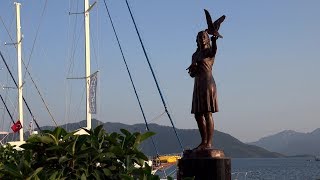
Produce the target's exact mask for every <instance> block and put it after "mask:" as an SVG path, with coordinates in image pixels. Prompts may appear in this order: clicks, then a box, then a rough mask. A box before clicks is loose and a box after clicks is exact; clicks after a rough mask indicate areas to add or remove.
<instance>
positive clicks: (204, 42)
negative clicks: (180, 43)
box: [197, 31, 210, 49]
mask: <svg viewBox="0 0 320 180" xmlns="http://www.w3.org/2000/svg"><path fill="white" fill-rule="evenodd" d="M197 45H198V47H199V48H201V49H204V48H206V47H210V38H209V35H208V33H207V32H206V31H200V32H198V35H197Z"/></svg>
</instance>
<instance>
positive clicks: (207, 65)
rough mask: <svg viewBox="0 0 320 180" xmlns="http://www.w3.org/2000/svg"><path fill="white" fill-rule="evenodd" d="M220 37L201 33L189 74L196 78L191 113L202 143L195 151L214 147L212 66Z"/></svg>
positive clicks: (215, 97) (214, 110)
mask: <svg viewBox="0 0 320 180" xmlns="http://www.w3.org/2000/svg"><path fill="white" fill-rule="evenodd" d="M217 39H218V36H216V35H213V36H211V41H212V45H211V44H210V38H209V34H208V32H207V31H206V30H205V31H200V32H199V33H198V35H197V46H198V48H197V50H196V52H195V53H193V55H192V63H191V65H190V66H189V68H188V69H189V74H190V76H191V77H194V88H193V98H192V108H191V113H192V114H194V116H195V119H196V121H197V124H198V128H199V131H200V135H201V143H200V145H199V146H198V147H196V148H195V150H200V149H209V148H211V147H212V138H213V131H214V121H213V117H212V113H215V112H218V111H219V109H218V103H217V89H216V84H215V81H214V79H213V76H212V66H213V63H214V60H215V55H216V52H217V44H216V41H217Z"/></svg>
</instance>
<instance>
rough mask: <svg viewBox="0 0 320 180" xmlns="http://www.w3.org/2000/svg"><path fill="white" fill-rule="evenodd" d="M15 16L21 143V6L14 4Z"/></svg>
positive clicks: (21, 138) (21, 135)
mask: <svg viewBox="0 0 320 180" xmlns="http://www.w3.org/2000/svg"><path fill="white" fill-rule="evenodd" d="M14 4H15V5H16V16H17V58H18V111H19V121H20V123H21V126H22V128H21V129H20V130H19V134H20V141H23V99H22V88H23V87H22V67H21V61H22V58H21V43H22V42H21V25H20V7H21V4H20V3H17V2H15V3H14Z"/></svg>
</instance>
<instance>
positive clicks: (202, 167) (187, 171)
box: [177, 149, 231, 180]
mask: <svg viewBox="0 0 320 180" xmlns="http://www.w3.org/2000/svg"><path fill="white" fill-rule="evenodd" d="M186 177H195V180H231V160H230V158H226V157H225V156H224V153H223V151H221V150H217V149H204V150H194V151H192V150H186V151H184V152H183V157H182V158H181V159H180V160H179V161H178V173H177V179H178V180H182V179H183V178H186Z"/></svg>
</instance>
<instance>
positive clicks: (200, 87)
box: [191, 48, 219, 114]
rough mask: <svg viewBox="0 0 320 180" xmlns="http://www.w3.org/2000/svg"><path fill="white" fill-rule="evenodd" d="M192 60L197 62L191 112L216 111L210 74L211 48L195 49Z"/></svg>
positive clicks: (213, 85) (214, 93) (215, 100)
mask: <svg viewBox="0 0 320 180" xmlns="http://www.w3.org/2000/svg"><path fill="white" fill-rule="evenodd" d="M192 62H196V63H197V68H198V69H197V74H196V76H195V78H194V87H193V98H192V108H191V113H192V114H195V113H206V112H212V113H215V112H218V111H219V109H218V102H217V89H216V83H215V82H214V79H213V76H212V66H213V63H214V55H213V54H212V52H211V49H210V48H209V49H204V50H200V51H196V52H195V53H194V54H193V55H192Z"/></svg>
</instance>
